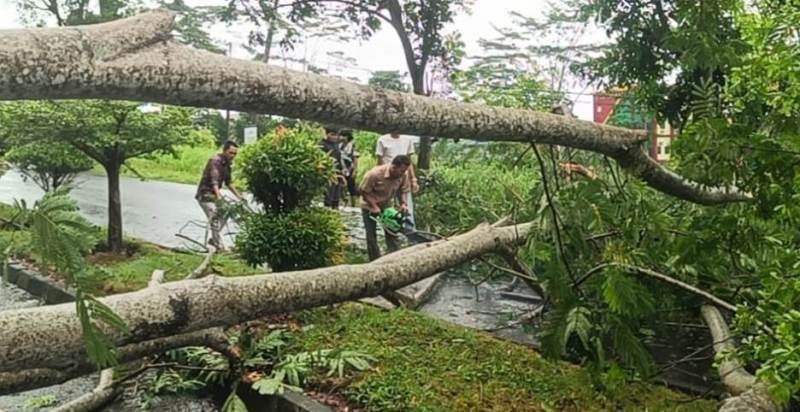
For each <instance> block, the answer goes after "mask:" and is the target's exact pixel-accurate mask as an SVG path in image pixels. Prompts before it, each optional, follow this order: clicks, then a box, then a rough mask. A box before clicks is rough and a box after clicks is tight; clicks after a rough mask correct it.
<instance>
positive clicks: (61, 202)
mask: <svg viewBox="0 0 800 412" xmlns="http://www.w3.org/2000/svg"><path fill="white" fill-rule="evenodd" d="M68 193H69V192H68V191H67V190H65V189H59V190H56V191H53V192H49V193H46V194H45V195H44V197H42V199H41V200H38V201H36V202H35V203H34V205H33V207H32V208H28V207H27V205H26V204H25V202H21V201H20V202H17V203H16V205H15V206H16V208H17V209H18V210H19V211H20V212H21V213H22V216H21V218H20V223H21V224H22V225H23V226H25V227H30V233H31V247H32V248H33V250H34V251H36V255H37V256H38V259H39V260H40V263H41V266H42V267H43V268H44V269H47V268H48V267H52V268H53V269H55V270H56V271H59V272H64V273H67V274H68V275H73V276H74V274H75V273H77V272H79V271H81V269H82V268H83V266H84V264H85V262H84V256H85V255H87V254H88V253H89V252H90V251H91V250H92V248H93V247H94V245H95V243H96V242H97V239H96V237H95V234H94V229H93V228H92V226H91V225H90V224H89V222H88V221H87V220H86V219H85V218H84V217H83V216H81V215H80V213H79V211H78V206H77V204H76V203H75V201H74V200H72V199H71V198H70V197H69V195H68ZM67 280H68V281H69V283H73V284H74V283H76V282H77V281H78V279H77V278H76V277H70V278H68V279H67Z"/></svg>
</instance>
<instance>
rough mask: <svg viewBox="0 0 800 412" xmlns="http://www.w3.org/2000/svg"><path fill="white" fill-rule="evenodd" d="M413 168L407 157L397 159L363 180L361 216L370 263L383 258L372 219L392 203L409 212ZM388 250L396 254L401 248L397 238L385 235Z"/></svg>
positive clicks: (375, 170) (400, 156)
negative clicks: (407, 201)
mask: <svg viewBox="0 0 800 412" xmlns="http://www.w3.org/2000/svg"><path fill="white" fill-rule="evenodd" d="M410 165H411V159H409V158H408V156H405V155H399V156H396V157H395V158H394V159H392V163H391V164H385V165H380V166H375V167H374V168H373V169H372V170H370V171H369V172H367V174H366V175H365V176H364V180H362V181H361V187H360V188H359V189H360V191H361V216H362V217H363V218H364V229H366V232H367V252H368V254H369V260H370V261H373V260H375V259H377V258H379V257H380V256H381V251H380V248H378V237H377V233H376V232H377V230H378V228H377V224H376V222H375V220H373V219H372V217H373V216H376V215H379V214H380V213H381V212H383V210H384V209H386V208H387V207H389V206H391V205H392V201H393V200H394V199H395V198H397V197H398V196H397V195H398V193H399V194H401V195H400V196H399V199H400V205H399V206H400V211H401V212H406V211H407V210H408V206H407V203H406V199H407V198H408V193H409V192H410V191H411V184H410V182H409V181H408V175H407V174H406V171H407V170H408V167H409V166H410ZM384 233H385V235H386V247H387V249H388V250H389V252H394V251H395V250H397V249H398V248H399V245H398V242H397V239H396V238H395V236H396V235H392V234H390V233H386V232H385V231H384Z"/></svg>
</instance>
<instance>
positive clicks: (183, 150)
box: [93, 146, 218, 184]
mask: <svg viewBox="0 0 800 412" xmlns="http://www.w3.org/2000/svg"><path fill="white" fill-rule="evenodd" d="M217 151H218V150H217V149H216V148H213V147H190V146H180V147H178V148H177V154H176V156H171V155H156V156H152V157H150V158H137V159H130V160H128V162H127V164H128V165H129V166H130V168H125V167H123V168H122V175H123V176H129V177H144V178H145V179H148V180H161V181H165V182H176V183H188V184H196V183H197V182H199V181H200V176H201V175H202V174H203V168H205V166H206V162H207V161H208V159H209V158H210V157H211V156H213V155H214V154H215V153H217ZM131 169H133V170H135V171H136V172H138V173H139V175H137V174H136V173H134V172H133V171H132V170H131ZM93 171H94V172H95V173H98V174H105V171H103V168H101V167H100V166H99V165H98V166H95V168H94V170H93Z"/></svg>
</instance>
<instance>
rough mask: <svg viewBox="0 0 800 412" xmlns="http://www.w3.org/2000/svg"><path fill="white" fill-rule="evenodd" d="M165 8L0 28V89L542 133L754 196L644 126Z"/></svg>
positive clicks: (681, 187) (642, 171) (671, 190)
mask: <svg viewBox="0 0 800 412" xmlns="http://www.w3.org/2000/svg"><path fill="white" fill-rule="evenodd" d="M172 26H173V15H172V14H171V13H169V12H167V11H165V10H156V11H151V12H148V13H143V14H140V15H138V16H135V17H132V18H129V19H124V20H118V21H114V22H110V23H103V24H97V25H92V26H75V27H69V28H54V29H49V28H36V29H20V30H3V31H0V99H6V100H16V99H67V98H100V99H126V100H135V101H147V102H159V103H167V104H175V105H183V106H197V107H213V108H218V109H232V110H238V111H244V112H256V113H268V114H276V115H282V116H287V117H292V118H299V119H306V120H314V121H319V122H324V123H331V124H340V125H346V126H349V127H353V128H358V129H366V130H373V131H377V132H403V133H410V134H416V135H420V136H441V137H444V138H464V139H477V140H495V141H518V142H525V143H545V144H554V145H560V146H567V147H574V148H577V149H583V150H589V151H592V152H596V153H601V154H604V155H606V156H609V157H611V158H613V159H615V160H616V161H617V162H619V164H620V165H622V166H623V167H624V168H626V169H627V170H628V171H630V172H631V173H632V174H634V175H636V176H638V177H639V178H641V179H642V180H644V181H645V182H647V184H648V185H650V186H651V187H653V188H655V189H656V190H659V191H662V192H664V193H667V194H670V195H673V196H676V197H679V198H681V199H685V200H689V201H692V202H696V203H700V204H719V203H726V202H734V201H742V200H747V199H749V198H750V196H749V195H747V194H743V193H741V192H739V191H737V190H735V189H732V188H726V189H722V188H711V187H704V186H702V185H700V184H698V183H696V182H692V181H689V180H687V179H685V178H683V177H681V176H679V175H677V174H675V173H673V172H671V171H669V170H668V169H666V168H664V167H663V166H662V165H660V164H659V163H658V162H656V161H655V160H653V159H652V158H650V157H649V156H648V155H647V153H645V151H644V150H643V149H642V143H643V142H644V141H645V140H646V136H645V135H644V134H643V133H641V132H637V131H633V130H629V129H622V128H615V127H609V126H604V125H599V124H596V123H592V122H587V121H579V120H574V119H571V118H569V117H567V116H558V115H553V114H549V113H540V112H534V111H530V110H520V109H509V108H500V107H489V106H483V105H477V104H466V103H457V102H453V101H447V100H440V99H433V98H429V97H424V96H417V95H412V94H408V93H399V92H393V91H387V90H377V89H373V88H370V87H367V86H362V85H358V84H354V83H350V82H346V81H342V80H337V79H331V78H327V77H323V76H319V75H316V74H312V73H301V72H296V71H292V70H288V69H283V68H279V67H273V66H268V65H266V64H262V63H260V62H253V61H245V60H237V59H232V58H229V57H225V56H220V55H217V54H213V53H210V52H206V51H202V50H196V49H193V48H190V47H187V46H184V45H181V44H179V43H177V42H175V41H173V40H172V36H171V30H172Z"/></svg>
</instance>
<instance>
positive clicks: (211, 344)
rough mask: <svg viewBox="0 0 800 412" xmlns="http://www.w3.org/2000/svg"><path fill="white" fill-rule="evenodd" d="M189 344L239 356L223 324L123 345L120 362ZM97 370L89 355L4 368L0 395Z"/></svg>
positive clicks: (43, 385) (229, 355)
mask: <svg viewBox="0 0 800 412" xmlns="http://www.w3.org/2000/svg"><path fill="white" fill-rule="evenodd" d="M186 346H205V347H208V348H210V349H213V350H215V351H217V352H219V353H221V354H223V355H225V357H227V358H228V359H235V358H236V357H237V356H236V354H234V353H232V352H231V349H230V347H229V346H228V339H227V337H226V336H225V333H224V331H223V330H222V328H210V329H205V330H201V331H197V332H191V333H185V334H180V335H175V336H168V337H164V338H158V339H153V340H149V341H146V342H140V343H135V344H131V345H126V346H123V347H121V348H119V350H118V353H119V359H120V362H122V363H126V362H132V361H135V360H138V359H141V358H144V357H146V356H151V355H157V354H160V353H164V352H166V351H168V350H172V349H177V348H183V347H186ZM54 356H58V355H54ZM96 370H97V368H96V367H95V366H94V365H92V364H91V363H90V362H89V361H88V359H86V358H85V357H82V358H79V359H76V360H75V363H73V364H72V365H69V366H68V367H65V368H62V369H47V368H37V369H27V370H19V371H15V372H0V395H5V394H9V393H17V392H22V391H27V390H31V389H36V388H41V387H45V386H51V385H57V384H59V383H63V382H66V381H68V380H70V379H73V378H77V377H79V376H83V375H86V374H89V373H92V372H93V371H96Z"/></svg>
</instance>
